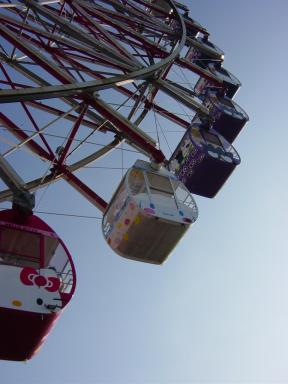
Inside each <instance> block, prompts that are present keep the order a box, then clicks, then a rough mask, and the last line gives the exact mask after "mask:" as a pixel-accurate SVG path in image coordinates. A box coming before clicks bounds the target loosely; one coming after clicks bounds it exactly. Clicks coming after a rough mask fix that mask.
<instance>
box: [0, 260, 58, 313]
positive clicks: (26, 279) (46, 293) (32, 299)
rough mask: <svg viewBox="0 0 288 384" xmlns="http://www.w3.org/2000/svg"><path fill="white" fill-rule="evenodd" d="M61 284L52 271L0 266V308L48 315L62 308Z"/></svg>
mask: <svg viewBox="0 0 288 384" xmlns="http://www.w3.org/2000/svg"><path fill="white" fill-rule="evenodd" d="M59 287H60V280H59V278H58V277H57V274H56V272H55V271H54V270H53V269H49V268H48V269H47V268H46V269H40V270H36V269H34V268H20V267H15V266H8V265H0V307H2V308H9V309H15V310H20V311H28V312H36V313H43V314H45V313H51V312H57V311H59V310H60V309H61V308H62V300H61V296H60V292H59Z"/></svg>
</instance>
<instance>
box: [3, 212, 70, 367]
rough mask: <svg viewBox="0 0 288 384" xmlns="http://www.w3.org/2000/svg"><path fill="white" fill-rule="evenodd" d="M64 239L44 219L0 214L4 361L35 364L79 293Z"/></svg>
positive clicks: (6, 213) (33, 216) (11, 213)
mask: <svg viewBox="0 0 288 384" xmlns="http://www.w3.org/2000/svg"><path fill="white" fill-rule="evenodd" d="M75 284H76V275H75V269H74V266H73V262H72V259H71V256H70V254H69V252H68V250H67V249H66V247H65V245H64V243H63V242H62V240H61V239H60V238H59V237H58V236H57V234H56V233H55V232H54V231H53V230H52V229H51V228H50V227H49V226H48V225H47V224H46V223H45V222H44V221H42V220H41V219H40V218H39V217H37V216H35V215H33V214H31V215H29V216H27V217H25V218H24V217H23V216H21V215H19V212H18V211H16V210H14V209H10V210H4V211H2V212H0V340H1V342H0V359H4V360H14V361H22V360H27V359H30V358H31V357H32V356H33V355H34V354H35V353H36V352H37V351H38V350H39V348H40V347H41V345H42V343H43V342H44V341H45V339H46V337H47V336H48V334H49V332H50V330H51V328H52V327H53V326H54V324H55V322H56V321H57V319H58V318H59V316H60V314H61V312H62V311H63V309H64V307H65V306H66V305H67V304H68V302H69V301H70V299H71V298H72V295H73V292H74V290H75Z"/></svg>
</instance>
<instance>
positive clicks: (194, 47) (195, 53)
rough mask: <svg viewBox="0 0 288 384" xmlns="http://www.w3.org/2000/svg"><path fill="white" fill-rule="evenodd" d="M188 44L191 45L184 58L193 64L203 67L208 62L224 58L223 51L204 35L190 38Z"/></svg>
mask: <svg viewBox="0 0 288 384" xmlns="http://www.w3.org/2000/svg"><path fill="white" fill-rule="evenodd" d="M190 44H191V47H190V48H189V50H188V52H187V54H186V57H185V59H186V60H188V61H189V62H192V63H193V64H196V65H198V66H200V67H202V68H204V67H205V66H207V64H208V63H209V62H215V61H219V62H222V61H223V60H224V52H223V51H222V50H221V49H220V48H218V47H217V46H216V45H215V44H213V43H212V42H211V41H209V40H208V39H207V38H206V36H204V37H195V38H193V39H190Z"/></svg>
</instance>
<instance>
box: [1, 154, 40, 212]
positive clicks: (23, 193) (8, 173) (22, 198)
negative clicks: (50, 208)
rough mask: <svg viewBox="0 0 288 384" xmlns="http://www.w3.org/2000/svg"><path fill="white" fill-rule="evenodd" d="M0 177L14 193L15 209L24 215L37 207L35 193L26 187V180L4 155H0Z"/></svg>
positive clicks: (13, 202)
mask: <svg viewBox="0 0 288 384" xmlns="http://www.w3.org/2000/svg"><path fill="white" fill-rule="evenodd" d="M0 177H1V179H2V180H3V181H4V183H5V184H6V185H7V187H8V188H9V189H10V190H11V191H12V193H13V198H12V204H13V209H16V210H17V211H19V212H20V213H22V214H23V215H29V214H31V213H32V211H33V208H34V207H35V195H34V194H33V193H30V192H29V191H28V190H27V189H26V188H25V183H24V181H23V180H22V179H21V177H20V176H19V175H18V173H17V172H16V171H15V170H14V169H13V168H12V167H11V165H10V164H9V163H8V161H6V160H5V158H4V157H3V156H2V155H0Z"/></svg>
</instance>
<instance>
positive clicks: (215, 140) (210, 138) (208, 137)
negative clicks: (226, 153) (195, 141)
mask: <svg viewBox="0 0 288 384" xmlns="http://www.w3.org/2000/svg"><path fill="white" fill-rule="evenodd" d="M201 134H202V136H203V138H204V140H205V141H206V142H207V143H210V144H213V145H216V146H218V147H221V148H222V149H223V150H224V148H223V145H222V143H221V141H220V139H219V137H218V136H217V135H214V134H213V133H211V132H208V131H205V130H202V131H201Z"/></svg>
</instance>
